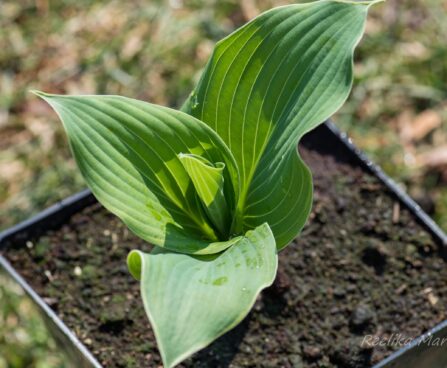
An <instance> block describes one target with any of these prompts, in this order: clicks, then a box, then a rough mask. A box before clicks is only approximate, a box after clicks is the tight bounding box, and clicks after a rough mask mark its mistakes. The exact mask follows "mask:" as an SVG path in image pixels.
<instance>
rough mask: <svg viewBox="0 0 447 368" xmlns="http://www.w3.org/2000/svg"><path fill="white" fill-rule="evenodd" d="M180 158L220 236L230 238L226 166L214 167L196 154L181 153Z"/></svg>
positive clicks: (221, 164) (216, 165)
mask: <svg viewBox="0 0 447 368" xmlns="http://www.w3.org/2000/svg"><path fill="white" fill-rule="evenodd" d="M178 157H179V158H180V161H181V162H182V164H183V167H184V168H185V170H186V172H187V173H188V175H189V177H190V178H191V181H192V183H193V185H194V188H195V190H196V192H197V195H198V197H199V198H200V200H201V201H202V204H203V205H204V207H205V211H206V213H207V215H208V216H209V218H210V220H211V222H212V223H213V224H214V225H215V226H216V228H217V230H218V231H219V233H220V234H222V235H224V236H228V230H229V221H230V212H229V210H228V206H227V202H226V200H225V194H224V176H223V171H224V169H225V164H224V163H223V162H218V163H216V164H215V165H213V164H212V163H211V162H209V161H208V160H207V159H206V158H203V157H201V156H197V155H194V154H185V153H180V154H179V155H178Z"/></svg>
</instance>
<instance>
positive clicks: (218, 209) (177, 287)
mask: <svg viewBox="0 0 447 368" xmlns="http://www.w3.org/2000/svg"><path fill="white" fill-rule="evenodd" d="M375 2H377V1H371V2H368V1H361V2H354V1H342V0H339V1H336V0H328V1H326V0H323V1H318V2H314V3H308V4H295V5H288V6H283V7H279V8H275V9H272V10H270V11H268V12H266V13H264V14H262V15H260V16H258V17H257V18H255V19H254V20H253V21H251V22H250V23H248V24H246V25H245V26H243V27H242V28H240V29H238V30H237V31H235V32H234V33H232V34H231V35H229V36H228V37H227V38H225V39H223V40H222V41H220V42H219V43H218V44H217V45H216V47H215V49H214V52H213V54H212V55H211V58H210V60H209V61H208V64H207V65H206V67H205V70H204V72H203V75H202V77H201V79H200V81H199V83H198V85H197V87H196V88H195V89H194V91H193V92H192V93H191V94H190V96H189V98H188V100H187V101H186V102H185V104H184V105H183V107H182V108H181V110H180V111H178V110H173V109H171V108H168V107H163V106H157V105H153V104H150V103H147V102H143V101H138V100H134V99H130V98H126V97H121V96H61V95H50V94H46V93H42V92H36V93H37V94H38V95H39V96H41V97H42V98H43V99H45V100H46V101H47V102H48V103H49V104H50V105H51V106H52V107H53V108H54V110H55V111H56V112H57V114H58V115H59V117H60V118H61V120H62V122H63V124H64V127H65V129H66V132H67V135H68V139H69V142H70V146H71V149H72V151H73V155H74V157H75V159H76V161H77V164H78V166H79V168H80V170H81V172H82V174H83V176H84V178H85V180H86V182H87V184H88V185H89V187H90V188H91V190H92V192H93V193H94V195H95V196H96V198H97V199H98V200H99V202H101V203H102V204H103V205H104V207H105V208H107V209H108V210H109V211H111V212H113V213H114V214H116V215H117V216H118V217H120V218H121V219H122V221H123V222H124V223H125V224H126V225H127V226H128V227H129V229H131V230H132V231H133V232H134V233H135V234H136V235H138V236H139V237H141V238H142V239H144V240H146V241H147V242H148V243H150V244H152V245H154V246H155V247H154V248H153V250H151V251H149V250H148V249H150V247H148V249H146V250H145V249H140V250H134V251H132V252H131V253H130V254H129V256H128V260H127V262H128V266H129V270H130V273H131V274H132V275H133V276H134V277H135V278H136V279H138V280H140V282H141V296H142V299H143V304H144V308H145V311H146V313H147V315H148V317H149V320H150V323H151V325H152V328H153V331H154V333H155V336H156V339H157V342H158V347H159V350H160V353H161V356H162V359H163V362H164V365H165V366H166V367H172V366H174V365H175V364H177V363H179V362H180V361H182V360H183V359H185V358H186V357H188V356H189V355H191V354H192V353H194V352H196V351H197V350H199V349H201V348H203V347H205V346H206V345H208V344H209V343H211V342H212V341H213V340H215V339H216V338H217V337H218V336H220V335H222V334H223V333H225V332H226V331H228V330H229V329H231V328H232V327H234V326H236V325H237V324H238V323H239V322H240V321H241V320H242V319H243V318H244V317H245V316H246V315H247V313H248V312H249V311H250V308H251V307H252V305H253V303H254V302H255V299H256V297H257V295H258V294H259V292H260V290H262V289H263V288H265V287H267V286H269V285H270V284H271V283H272V282H273V280H274V278H275V274H276V270H277V261H278V258H277V257H278V256H277V253H278V251H280V250H281V249H283V248H284V247H285V246H287V244H288V243H289V242H290V241H291V240H292V239H293V238H295V237H296V236H297V234H298V233H299V232H300V230H301V229H302V227H303V225H304V223H305V222H306V219H307V217H308V215H309V211H310V208H311V202H312V178H311V174H310V172H309V169H308V168H307V166H306V165H305V164H304V162H303V161H302V160H301V158H300V156H299V154H298V151H297V144H298V142H299V140H300V139H301V137H302V136H303V135H304V134H305V133H306V132H308V131H309V130H311V129H313V128H315V127H316V126H317V125H318V124H320V123H321V122H323V121H324V120H325V119H327V118H328V117H329V116H330V115H332V114H333V113H334V112H335V111H336V110H337V109H338V108H339V107H340V106H341V105H342V103H343V102H344V101H345V99H346V98H347V96H348V94H349V91H350V88H351V84H352V69H353V61H352V59H353V51H354V48H355V46H356V45H357V43H358V42H359V40H360V38H361V36H362V33H363V30H364V26H365V18H366V14H367V10H368V8H369V6H370V5H371V4H373V3H375ZM321 144H325V142H321ZM105 251H106V250H105Z"/></svg>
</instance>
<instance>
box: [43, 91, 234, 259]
mask: <svg viewBox="0 0 447 368" xmlns="http://www.w3.org/2000/svg"><path fill="white" fill-rule="evenodd" d="M40 96H42V97H43V98H44V99H45V100H46V101H47V102H48V103H49V104H50V105H51V106H52V107H53V108H54V109H55V110H56V112H57V113H58V114H59V116H60V118H61V120H62V122H63V123H64V127H65V130H66V131H67V134H68V138H69V142H70V146H71V149H72V151H73V154H74V156H75V158H76V162H77V164H78V166H79V168H80V169H81V172H82V174H83V176H84V178H85V180H86V181H87V184H88V185H89V187H90V188H91V189H92V191H93V193H94V194H95V196H96V197H97V198H98V200H99V201H100V202H101V203H102V204H103V205H104V207H106V208H107V209H108V210H109V211H111V212H113V213H115V214H116V215H117V216H118V217H120V218H121V219H122V220H123V221H124V222H125V223H126V225H127V226H128V227H129V228H130V229H131V230H132V231H134V232H135V234H137V235H138V236H140V237H141V238H142V239H145V240H147V241H149V242H151V243H152V244H155V245H158V246H161V247H166V248H167V249H170V250H174V251H178V252H182V253H215V252H217V251H221V250H222V249H225V248H226V247H227V246H228V245H229V243H228V242H227V241H226V240H228V239H225V241H224V242H220V241H219V240H220V239H218V237H217V235H216V232H215V230H214V229H213V227H212V226H211V225H210V224H209V221H208V220H207V218H206V214H205V212H204V210H203V209H202V206H201V204H200V202H199V201H198V199H197V197H196V195H195V189H194V186H193V185H192V183H191V179H190V178H189V176H188V173H187V172H186V171H185V169H184V168H183V165H182V163H181V162H180V159H179V158H178V154H179V153H182V152H183V153H192V154H196V155H201V156H203V157H206V158H207V159H209V160H210V161H211V162H223V163H225V171H224V172H223V176H224V178H225V192H226V193H225V194H226V196H227V198H229V199H230V200H233V201H234V200H235V198H237V190H238V181H237V175H238V174H237V168H236V166H235V163H234V160H233V158H232V156H231V153H230V152H229V151H228V149H227V148H226V146H225V144H224V143H223V142H222V140H221V139H220V138H219V137H218V136H217V135H216V134H215V133H214V132H213V131H212V130H211V129H209V128H208V127H207V126H206V125H205V124H203V123H201V122H200V121H198V120H197V119H194V118H193V117H191V116H189V115H187V114H185V113H182V112H179V111H176V110H173V109H169V108H166V107H161V106H156V105H152V104H148V103H146V102H143V101H138V100H133V99H130V98H125V97H119V96H59V95H47V94H42V93H40ZM229 205H230V208H231V206H234V202H231V201H230V204H229Z"/></svg>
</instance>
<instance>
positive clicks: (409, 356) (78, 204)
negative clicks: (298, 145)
mask: <svg viewBox="0 0 447 368" xmlns="http://www.w3.org/2000/svg"><path fill="white" fill-rule="evenodd" d="M322 142H324V144H323V145H322ZM303 144H304V145H305V146H306V147H309V148H312V149H315V150H318V151H320V152H322V153H329V154H331V155H333V156H335V157H337V158H341V159H342V160H344V161H348V162H350V163H352V164H353V165H356V166H360V167H361V168H362V169H363V170H365V171H366V172H368V173H370V174H372V175H374V176H376V177H377V178H378V179H379V180H380V181H381V182H383V184H384V185H385V186H386V187H387V188H388V190H389V192H390V193H391V194H392V195H393V196H395V198H396V200H398V201H399V202H400V203H401V205H402V206H403V207H405V208H407V209H408V210H409V211H410V212H411V213H412V214H413V216H414V217H415V219H416V220H417V221H418V222H419V223H420V224H421V225H422V226H423V227H424V228H425V229H426V231H427V232H429V233H430V234H431V235H432V237H433V238H434V239H435V241H436V242H437V243H438V244H439V247H440V251H441V252H442V253H444V254H446V253H447V236H446V234H445V233H444V232H443V231H442V230H441V229H440V228H439V227H438V226H437V225H436V224H435V223H434V222H433V220H432V219H431V218H430V217H429V216H428V215H427V214H426V213H425V212H424V211H422V209H421V208H420V207H419V206H418V205H417V204H416V203H415V202H414V201H413V200H412V199H411V198H410V197H409V196H408V195H407V194H406V193H405V192H403V191H402V190H401V189H400V188H399V187H398V186H397V185H396V183H394V182H393V180H391V179H390V178H389V177H388V176H387V175H385V174H384V173H383V171H382V170H381V169H380V168H378V167H377V166H375V165H374V164H373V163H371V161H370V160H369V159H368V158H367V157H366V156H365V154H364V153H362V152H361V151H360V150H359V149H357V148H356V147H355V146H354V145H353V143H352V142H351V140H350V139H349V138H348V137H347V135H346V134H344V133H341V132H340V131H339V130H338V129H337V128H336V127H335V126H334V125H333V124H332V123H331V122H327V123H326V124H324V125H322V126H321V127H319V128H317V129H316V130H314V131H313V132H311V133H309V134H308V135H307V136H306V137H305V138H304V140H303ZM93 203H96V200H95V198H94V197H93V195H92V194H91V192H90V191H88V190H86V191H83V192H81V193H78V194H76V195H74V196H72V197H69V198H67V199H65V200H63V201H61V202H59V203H57V204H56V205H54V206H52V207H50V208H48V209H47V210H45V211H43V212H41V213H40V214H38V215H37V216H35V217H33V218H31V219H30V220H27V221H24V222H22V223H21V224H19V225H16V226H14V227H12V228H10V229H8V230H6V231H4V232H2V233H1V234H0V249H1V248H3V247H6V246H8V244H10V243H11V242H17V241H19V242H23V243H24V242H25V241H26V240H27V239H29V238H31V237H35V236H38V235H40V234H42V233H44V232H46V231H47V230H50V229H54V228H57V227H59V226H60V225H62V224H64V223H65V222H66V221H67V220H68V219H69V217H70V216H72V215H73V214H75V213H77V212H79V211H80V210H82V209H83V208H85V207H87V206H89V205H92V204H93ZM0 267H2V268H3V269H4V270H5V271H6V273H7V274H8V275H9V276H10V277H11V278H12V279H14V280H15V281H16V282H17V283H18V284H19V285H20V286H21V287H22V288H23V289H24V290H25V292H26V293H27V294H28V296H29V297H30V298H31V299H32V300H33V302H34V303H35V304H36V305H37V307H38V308H39V310H40V311H41V312H42V315H43V316H44V320H45V321H46V323H47V325H48V328H49V330H50V331H51V333H52V335H53V336H54V338H55V340H56V342H57V343H58V344H59V346H60V347H61V349H63V350H64V351H65V352H66V354H67V356H68V357H69V358H70V360H71V361H72V362H73V365H74V366H75V367H101V365H100V364H99V363H98V362H97V360H96V359H95V358H94V357H93V355H92V353H91V352H90V351H89V350H88V349H87V348H86V347H85V346H84V345H83V344H82V343H81V342H80V341H79V340H78V338H77V337H76V336H75V334H74V333H73V332H72V331H71V330H70V329H69V328H68V327H67V326H66V325H65V324H64V322H63V321H62V320H61V319H60V318H59V317H58V316H57V315H56V314H55V312H54V311H53V310H52V309H51V308H50V307H49V306H48V305H47V304H46V303H45V302H44V301H43V299H42V298H41V297H40V296H39V295H37V293H36V292H35V291H34V290H33V289H32V287H31V286H30V285H29V284H28V283H27V282H26V281H25V280H24V279H23V278H22V277H21V276H20V275H19V273H18V272H17V271H16V270H15V269H14V268H13V267H12V266H11V265H10V264H9V262H8V261H7V260H6V259H5V258H4V257H2V256H1V255H0ZM437 338H439V339H442V338H447V321H445V322H443V323H441V324H439V325H437V326H434V327H433V329H432V330H430V331H429V332H428V333H427V334H425V335H423V336H420V337H419V338H417V339H415V340H414V341H413V343H412V344H410V345H408V346H406V347H405V348H402V349H401V350H399V351H397V352H396V353H394V354H392V355H391V356H390V357H388V358H387V359H385V360H384V361H382V362H381V363H379V364H378V365H376V367H375V368H384V367H386V368H391V367H396V368H413V367H414V368H419V367H424V366H425V367H430V368H445V367H447V343H446V344H443V345H444V346H442V345H441V344H436V343H434V341H439V340H435V339H437ZM445 341H447V339H446V340H445Z"/></svg>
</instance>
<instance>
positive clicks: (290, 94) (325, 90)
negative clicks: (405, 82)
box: [183, 1, 373, 249]
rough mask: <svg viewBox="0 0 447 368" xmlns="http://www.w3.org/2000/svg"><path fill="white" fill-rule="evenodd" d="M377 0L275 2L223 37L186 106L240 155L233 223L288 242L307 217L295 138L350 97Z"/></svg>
mask: <svg viewBox="0 0 447 368" xmlns="http://www.w3.org/2000/svg"><path fill="white" fill-rule="evenodd" d="M371 3H373V2H354V1H317V2H314V3H307V4H295V5H289V6H283V7H279V8H275V9H273V10H270V11H268V12H266V13H264V14H262V15H260V16H259V17H257V18H255V19H254V20H253V21H252V22H250V23H248V24H247V25H245V26H244V27H242V28H240V29H239V30H237V31H236V32H234V33H232V34H231V35H230V36H228V37H227V38H225V39H224V40H222V41H220V42H219V43H218V44H217V46H216V48H215V50H214V53H213V54H212V56H211V59H210V60H209V62H208V64H207V66H206V69H205V71H204V73H203V76H202V78H201V80H200V82H199V84H198V86H197V88H196V89H195V90H194V92H193V93H192V94H191V96H190V98H189V100H188V101H187V103H186V104H185V105H184V107H183V111H185V112H188V113H189V114H191V115H193V116H195V117H197V118H198V119H200V120H202V121H203V122H205V123H206V124H208V125H209V126H210V127H211V128H213V129H214V130H215V131H216V132H217V133H218V134H219V136H220V137H221V138H222V139H223V140H224V141H225V143H226V144H227V146H228V147H229V149H230V150H231V152H232V154H233V156H234V157H235V159H236V162H237V165H238V167H239V172H240V178H241V179H240V182H241V192H240V193H241V195H240V197H239V201H238V205H237V213H236V217H235V219H234V224H233V229H232V231H233V232H236V233H237V232H244V231H246V230H247V229H251V228H254V227H256V226H257V225H259V224H262V223H264V222H268V224H269V225H270V227H271V228H272V231H273V233H274V235H275V239H276V242H277V246H278V248H279V249H281V248H283V247H284V246H286V245H287V244H288V243H289V242H290V240H291V239H293V238H294V237H295V236H296V235H297V233H298V232H299V231H300V229H301V228H302V227H303V225H304V223H305V221H306V219H307V217H308V214H309V211H310V207H311V193H312V179H311V175H310V173H309V170H308V169H307V167H306V166H305V164H304V163H303V162H302V161H301V159H300V158H299V157H298V155H297V151H296V147H297V143H298V141H299V140H300V138H301V137H302V136H303V135H304V134H305V133H306V132H308V131H309V130H311V129H313V128H314V127H315V126H317V125H318V124H320V123H321V122H323V121H324V120H325V119H327V118H328V117H329V116H331V115H332V114H333V113H334V112H335V111H336V110H337V109H338V108H339V107H340V106H341V105H342V103H343V102H344V101H345V99H346V98H347V96H348V94H349V91H350V89H351V83H352V57H353V51H354V47H355V46H356V44H357V43H358V41H359V39H360V37H361V36H362V33H363V29H364V26H365V19H366V14H367V9H368V6H369V5H371ZM322 144H324V142H322Z"/></svg>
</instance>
